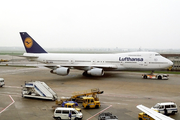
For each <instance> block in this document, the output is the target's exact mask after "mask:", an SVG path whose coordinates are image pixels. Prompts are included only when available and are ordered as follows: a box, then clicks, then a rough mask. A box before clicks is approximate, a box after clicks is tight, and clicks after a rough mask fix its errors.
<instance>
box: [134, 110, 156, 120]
mask: <svg viewBox="0 0 180 120" xmlns="http://www.w3.org/2000/svg"><path fill="white" fill-rule="evenodd" d="M154 111H156V112H158V110H154ZM138 118H139V120H154V119H153V118H152V117H151V116H149V115H148V114H146V113H144V112H142V113H139V114H138Z"/></svg>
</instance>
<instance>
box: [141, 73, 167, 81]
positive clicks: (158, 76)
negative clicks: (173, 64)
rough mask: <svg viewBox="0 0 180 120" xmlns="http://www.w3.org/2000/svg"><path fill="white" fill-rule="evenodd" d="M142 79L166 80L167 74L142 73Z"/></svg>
mask: <svg viewBox="0 0 180 120" xmlns="http://www.w3.org/2000/svg"><path fill="white" fill-rule="evenodd" d="M142 78H143V79H159V80H168V79H169V75H167V74H142Z"/></svg>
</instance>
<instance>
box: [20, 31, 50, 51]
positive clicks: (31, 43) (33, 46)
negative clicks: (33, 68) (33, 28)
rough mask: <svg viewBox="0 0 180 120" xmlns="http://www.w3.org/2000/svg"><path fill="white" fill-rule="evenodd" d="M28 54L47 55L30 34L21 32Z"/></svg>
mask: <svg viewBox="0 0 180 120" xmlns="http://www.w3.org/2000/svg"><path fill="white" fill-rule="evenodd" d="M20 35H21V38H22V41H23V44H24V47H25V49H26V52H27V53H47V52H46V51H45V50H44V49H43V48H42V47H41V46H40V45H39V44H38V43H37V42H36V41H35V40H34V39H33V38H32V37H31V36H30V35H28V33H26V32H20Z"/></svg>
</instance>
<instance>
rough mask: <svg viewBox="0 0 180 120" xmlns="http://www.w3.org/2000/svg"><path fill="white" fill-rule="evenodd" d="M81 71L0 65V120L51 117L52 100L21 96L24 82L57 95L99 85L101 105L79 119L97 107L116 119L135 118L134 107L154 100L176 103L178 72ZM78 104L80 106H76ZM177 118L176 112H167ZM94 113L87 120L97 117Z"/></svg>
mask: <svg viewBox="0 0 180 120" xmlns="http://www.w3.org/2000/svg"><path fill="white" fill-rule="evenodd" d="M82 72H83V71H79V70H71V71H70V74H69V75H68V76H58V75H55V74H51V73H50V69H48V68H25V67H7V66H0V77H2V78H4V79H5V86H4V87H2V88H0V111H3V109H4V108H6V107H7V106H8V105H9V104H10V103H12V100H11V98H10V97H9V95H11V97H12V98H13V99H14V101H15V102H14V103H13V104H12V105H11V106H10V107H8V108H7V109H6V110H5V111H4V112H2V113H0V119H1V120H10V119H13V120H53V118H52V115H53V110H52V109H51V106H52V105H54V104H55V102H54V101H47V100H39V99H28V98H22V97H21V85H23V84H24V82H25V81H31V80H32V81H36V80H38V81H43V82H45V83H46V84H47V85H48V86H50V87H51V88H52V89H53V90H54V91H55V92H56V93H57V94H58V96H59V97H62V96H66V97H67V96H72V93H73V92H75V91H81V90H87V89H91V88H99V89H101V90H103V91H104V93H103V94H102V95H99V97H100V101H101V108H99V109H83V108H82V113H83V116H84V117H83V120H86V119H88V118H90V117H91V116H93V115H95V114H96V113H98V112H100V111H101V110H103V109H105V108H107V107H109V106H110V105H112V106H111V107H110V108H109V109H107V110H106V111H108V112H112V113H113V114H114V115H117V116H118V118H119V120H137V119H138V113H140V112H141V111H140V110H138V109H137V108H136V106H137V105H139V104H143V105H145V106H147V107H152V106H154V105H155V104H156V103H158V102H169V101H174V102H176V103H177V105H178V107H179V105H180V79H179V77H180V75H170V79H169V80H150V79H142V78H141V73H134V72H133V73H128V72H108V73H107V72H105V75H104V76H103V77H84V76H82ZM80 106H81V105H80ZM170 117H172V118H174V119H176V120H179V119H180V115H179V113H177V114H175V115H170ZM97 118H98V116H95V117H93V118H92V119H91V120H97Z"/></svg>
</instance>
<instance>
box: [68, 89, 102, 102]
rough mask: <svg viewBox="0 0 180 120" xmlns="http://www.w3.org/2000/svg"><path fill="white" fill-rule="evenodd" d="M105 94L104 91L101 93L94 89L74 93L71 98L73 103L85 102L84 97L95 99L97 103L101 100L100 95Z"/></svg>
mask: <svg viewBox="0 0 180 120" xmlns="http://www.w3.org/2000/svg"><path fill="white" fill-rule="evenodd" d="M103 92H104V91H100V90H99V89H98V88H93V89H90V90H84V91H77V92H74V93H73V96H71V98H72V100H73V101H76V102H83V97H85V96H91V97H93V98H94V100H95V101H98V100H99V97H98V94H102V93H103Z"/></svg>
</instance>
